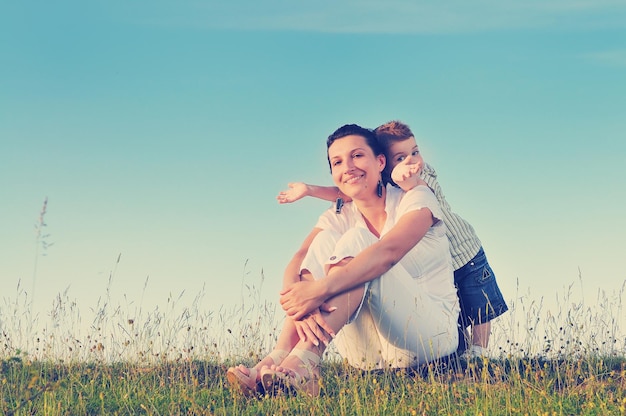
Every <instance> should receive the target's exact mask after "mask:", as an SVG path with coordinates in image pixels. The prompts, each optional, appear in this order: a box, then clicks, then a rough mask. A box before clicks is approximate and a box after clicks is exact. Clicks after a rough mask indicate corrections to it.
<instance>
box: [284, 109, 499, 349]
mask: <svg viewBox="0 0 626 416" xmlns="http://www.w3.org/2000/svg"><path fill="white" fill-rule="evenodd" d="M374 132H375V133H376V137H377V138H378V140H379V141H380V142H381V144H383V146H384V148H385V149H386V157H387V166H386V168H385V171H384V172H383V174H384V178H385V179H386V180H387V181H391V182H392V183H393V184H395V185H397V186H399V187H400V188H402V189H403V190H404V191H408V190H410V189H412V188H413V187H415V185H416V182H417V178H418V177H421V178H422V179H423V180H424V181H426V183H427V184H428V186H429V187H430V188H431V189H432V190H433V192H434V193H435V196H436V197H437V200H438V201H439V204H440V206H441V209H442V211H443V217H444V222H445V224H446V227H447V236H448V240H449V241H450V252H451V254H452V263H453V267H454V283H455V285H456V286H457V288H458V294H459V299H460V303H461V317H460V320H461V322H462V323H461V325H462V327H463V328H464V332H465V328H467V327H470V326H471V335H470V336H469V341H470V342H469V343H468V342H467V340H465V337H462V338H461V340H460V341H459V350H458V352H459V353H460V354H461V353H465V354H466V356H470V357H472V356H482V355H484V354H485V353H486V348H487V346H488V344H489V335H490V333H491V320H493V319H495V318H496V317H498V316H500V315H502V314H503V313H504V312H506V311H507V310H508V306H507V305H506V302H505V301H504V298H503V296H502V293H501V292H500V289H499V287H498V284H497V282H496V277H495V275H494V273H493V270H492V269H491V267H490V266H489V263H488V262H487V257H486V256H485V253H484V250H483V248H482V243H481V242H480V239H479V238H478V236H477V235H476V233H475V231H474V228H473V227H472V226H471V225H470V224H469V223H468V222H467V221H465V220H464V219H463V218H461V217H460V216H459V215H458V214H456V213H454V212H452V210H451V208H450V205H449V204H448V202H447V201H446V199H445V196H444V195H443V192H442V190H441V187H440V186H439V183H438V182H437V173H436V172H435V170H434V169H433V168H432V167H431V166H430V165H428V164H427V163H424V161H423V160H422V157H421V155H420V153H419V149H418V147H417V144H416V141H415V136H414V135H413V133H412V132H411V130H410V128H409V126H407V125H406V124H403V123H401V122H399V121H391V122H389V123H385V124H383V125H381V126H379V127H377V128H376V129H375V130H374ZM288 186H289V189H288V190H286V191H282V192H280V193H279V195H278V197H277V199H278V202H279V203H281V204H285V203H291V202H295V201H297V200H299V199H300V198H302V197H305V196H312V197H316V198H321V199H325V200H329V201H334V200H337V201H338V204H337V209H341V206H340V205H341V202H343V201H344V200H345V196H343V195H341V194H340V193H339V191H338V189H337V188H335V187H324V186H316V185H309V184H305V183H302V182H294V183H289V184H288Z"/></svg>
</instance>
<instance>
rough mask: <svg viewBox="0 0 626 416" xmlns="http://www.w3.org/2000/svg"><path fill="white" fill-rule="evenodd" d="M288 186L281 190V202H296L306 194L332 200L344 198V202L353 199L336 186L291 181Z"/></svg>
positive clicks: (278, 198) (279, 199) (279, 196)
mask: <svg viewBox="0 0 626 416" xmlns="http://www.w3.org/2000/svg"><path fill="white" fill-rule="evenodd" d="M287 186H288V187H289V189H287V190H284V191H280V192H279V193H278V196H277V197H276V199H277V200H278V203H279V204H289V203H291V202H296V201H297V200H299V199H301V198H304V197H305V196H312V197H314V198H319V199H323V200H325V201H331V202H332V201H334V200H336V199H337V198H342V199H343V200H344V202H348V201H351V199H350V198H348V197H347V196H345V195H344V194H343V193H342V192H340V191H339V188H337V187H336V186H318V185H309V184H306V183H304V182H290V183H288V184H287Z"/></svg>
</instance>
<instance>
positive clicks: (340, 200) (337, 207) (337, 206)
mask: <svg viewBox="0 0 626 416" xmlns="http://www.w3.org/2000/svg"><path fill="white" fill-rule="evenodd" d="M342 207H343V198H341V197H340V198H337V200H336V201H335V213H336V214H341V208H342Z"/></svg>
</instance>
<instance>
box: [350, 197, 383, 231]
mask: <svg viewBox="0 0 626 416" xmlns="http://www.w3.org/2000/svg"><path fill="white" fill-rule="evenodd" d="M386 196H387V190H386V189H385V188H383V195H382V197H380V198H379V197H378V196H376V195H375V196H374V197H373V198H369V199H364V200H359V199H355V200H354V204H355V205H356V207H357V208H358V210H359V212H360V213H361V215H362V216H363V219H364V220H365V223H366V224H367V228H368V229H369V230H370V231H371V232H372V233H373V234H374V235H376V237H380V233H381V232H382V230H383V227H384V226H385V222H386V221H387V211H385V201H386Z"/></svg>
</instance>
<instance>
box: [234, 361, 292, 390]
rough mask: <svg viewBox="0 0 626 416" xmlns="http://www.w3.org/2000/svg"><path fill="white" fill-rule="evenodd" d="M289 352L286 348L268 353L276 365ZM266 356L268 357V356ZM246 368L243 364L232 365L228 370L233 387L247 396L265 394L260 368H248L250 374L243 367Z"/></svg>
mask: <svg viewBox="0 0 626 416" xmlns="http://www.w3.org/2000/svg"><path fill="white" fill-rule="evenodd" d="M288 354H289V352H288V351H285V350H274V351H272V352H271V353H269V354H268V355H267V357H270V358H271V359H272V361H273V362H274V364H275V365H277V364H280V363H281V362H282V361H283V359H284V358H285V357H286V356H287V355H288ZM267 357H266V358H267ZM244 368H246V367H244V366H243V365H242V364H240V365H238V366H237V367H230V368H229V369H228V370H227V371H226V379H227V380H228V382H229V383H230V385H231V386H232V387H233V389H234V390H237V391H239V392H241V393H242V394H243V395H244V396H245V397H257V396H259V395H260V394H263V386H262V385H261V381H260V378H258V377H257V376H258V375H259V370H257V369H256V368H254V367H252V368H248V374H246V373H245V372H244V371H243V369H244Z"/></svg>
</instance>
